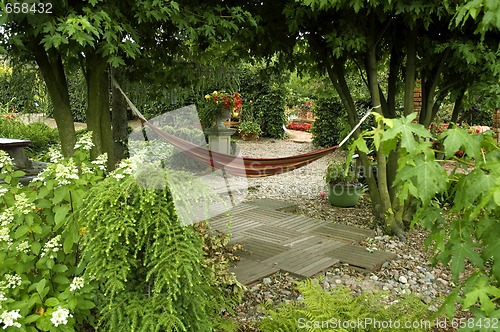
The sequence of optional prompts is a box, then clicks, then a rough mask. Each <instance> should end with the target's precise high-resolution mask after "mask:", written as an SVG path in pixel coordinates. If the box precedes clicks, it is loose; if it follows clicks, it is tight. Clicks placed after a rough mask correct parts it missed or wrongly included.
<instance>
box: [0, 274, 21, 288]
mask: <svg viewBox="0 0 500 332" xmlns="http://www.w3.org/2000/svg"><path fill="white" fill-rule="evenodd" d="M21 284H22V280H21V277H20V276H19V275H18V274H9V273H7V274H6V275H5V281H3V282H2V283H1V285H0V288H12V289H14V288H16V287H19V286H21Z"/></svg>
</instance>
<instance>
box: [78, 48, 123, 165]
mask: <svg viewBox="0 0 500 332" xmlns="http://www.w3.org/2000/svg"><path fill="white" fill-rule="evenodd" d="M107 66H108V65H107V60H106V59H105V58H103V57H102V56H101V55H99V54H96V53H93V52H89V53H86V54H85V68H86V75H85V78H86V81H87V111H86V116H87V128H88V130H90V131H92V141H93V142H94V145H95V146H94V148H93V149H92V150H91V151H90V153H91V157H92V158H96V157H97V156H99V155H101V154H103V153H107V154H108V168H109V169H113V168H114V167H115V164H116V156H115V153H114V142H113V134H112V131H111V116H110V111H109V79H108V72H107Z"/></svg>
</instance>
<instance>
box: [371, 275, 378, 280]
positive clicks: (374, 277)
mask: <svg viewBox="0 0 500 332" xmlns="http://www.w3.org/2000/svg"><path fill="white" fill-rule="evenodd" d="M370 279H371V280H375V281H377V280H378V277H377V276H376V275H372V276H370Z"/></svg>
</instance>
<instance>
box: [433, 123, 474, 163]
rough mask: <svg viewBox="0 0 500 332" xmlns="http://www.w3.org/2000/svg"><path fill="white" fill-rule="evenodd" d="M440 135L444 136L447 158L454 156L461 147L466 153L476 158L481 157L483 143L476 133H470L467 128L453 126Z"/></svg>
mask: <svg viewBox="0 0 500 332" xmlns="http://www.w3.org/2000/svg"><path fill="white" fill-rule="evenodd" d="M439 137H440V138H444V141H443V146H444V153H445V155H446V158H451V157H453V156H454V155H455V153H456V152H457V151H458V150H460V149H461V148H463V149H464V150H465V154H467V155H468V156H470V157H471V158H473V159H475V160H478V159H479V158H480V157H481V144H480V143H479V141H477V140H476V139H475V137H474V135H471V134H469V133H468V132H467V131H466V130H465V129H462V128H459V127H455V128H451V129H448V130H446V131H445V132H444V133H443V134H442V135H441V136H439Z"/></svg>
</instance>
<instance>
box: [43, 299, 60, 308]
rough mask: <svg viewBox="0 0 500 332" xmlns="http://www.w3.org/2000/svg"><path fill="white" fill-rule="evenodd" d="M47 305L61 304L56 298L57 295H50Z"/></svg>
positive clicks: (46, 301)
mask: <svg viewBox="0 0 500 332" xmlns="http://www.w3.org/2000/svg"><path fill="white" fill-rule="evenodd" d="M44 304H45V305H46V306H47V307H55V306H56V305H58V304H59V300H58V299H56V298H55V297H49V298H48V299H47V300H45V303H44Z"/></svg>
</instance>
